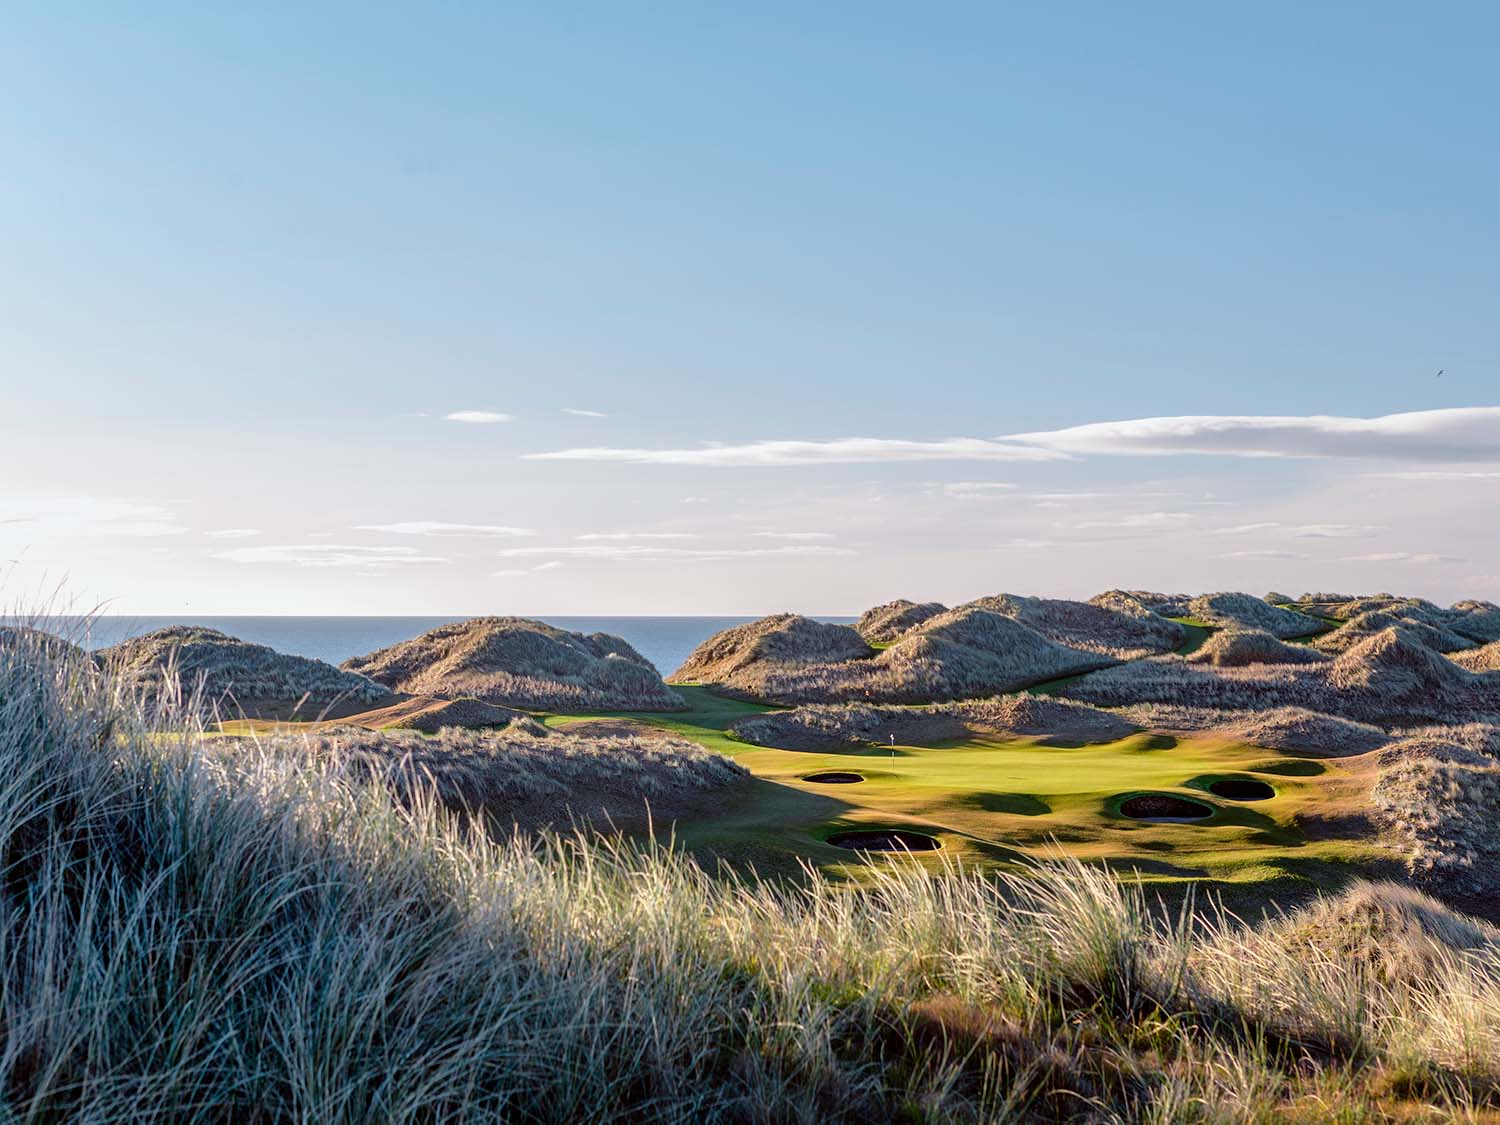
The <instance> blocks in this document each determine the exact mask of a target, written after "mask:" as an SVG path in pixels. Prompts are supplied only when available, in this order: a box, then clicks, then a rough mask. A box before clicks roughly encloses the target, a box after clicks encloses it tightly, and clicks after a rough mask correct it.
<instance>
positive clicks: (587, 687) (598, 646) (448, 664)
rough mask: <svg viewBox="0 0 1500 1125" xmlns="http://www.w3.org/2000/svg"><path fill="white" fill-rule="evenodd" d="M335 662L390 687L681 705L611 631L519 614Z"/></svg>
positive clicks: (627, 707) (457, 694)
mask: <svg viewBox="0 0 1500 1125" xmlns="http://www.w3.org/2000/svg"><path fill="white" fill-rule="evenodd" d="M342 667H344V668H346V669H348V670H350V671H354V672H358V673H360V674H362V675H366V676H369V677H370V678H371V679H373V680H376V681H378V682H379V683H382V684H385V685H386V686H387V687H389V688H391V689H393V690H395V691H402V692H408V693H410V694H412V695H431V696H437V697H439V698H445V699H458V698H463V697H466V696H472V697H473V698H476V699H479V700H482V701H484V702H486V703H493V704H496V705H498V706H502V707H525V708H535V709H540V710H548V711H680V710H683V709H684V708H685V707H686V706H687V705H686V704H685V703H684V702H683V701H682V698H681V696H679V695H678V694H677V693H676V692H674V691H672V690H671V688H669V687H667V686H666V685H665V684H664V683H662V679H661V676H660V675H659V674H658V673H657V671H656V669H655V668H654V667H652V665H651V662H650V661H648V660H647V659H646V658H645V657H643V656H641V654H640V653H638V652H636V651H635V649H633V648H631V647H630V645H628V644H627V643H626V642H625V641H623V640H621V639H620V638H619V637H613V636H610V635H608V634H605V633H594V634H592V635H589V636H585V635H584V634H582V633H571V632H568V631H567V630H565V629H558V628H555V627H554V626H551V625H547V624H545V623H543V622H540V621H530V620H527V619H526V618H521V617H477V618H474V619H472V620H470V621H461V622H457V623H454V624H451V625H441V626H439V627H438V628H436V629H432V630H429V631H428V632H426V633H423V634H422V635H421V636H419V637H414V638H413V639H411V640H408V641H402V642H401V643H400V644H395V645H391V646H390V647H389V648H383V649H381V650H379V651H378V652H373V653H370V654H369V655H368V656H361V657H356V658H354V659H353V660H346V661H345V662H344V663H343V665H342Z"/></svg>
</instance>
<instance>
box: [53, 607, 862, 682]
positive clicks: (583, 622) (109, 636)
mask: <svg viewBox="0 0 1500 1125" xmlns="http://www.w3.org/2000/svg"><path fill="white" fill-rule="evenodd" d="M463 620H466V618H465V617H461V616H460V617H131V616H125V615H121V616H108V617H105V616H101V617H89V618H84V617H63V616H53V617H47V618H41V619H31V620H28V621H26V622H25V623H26V624H29V625H33V626H35V627H36V628H39V629H45V630H47V631H48V632H51V633H57V634H58V635H60V636H64V637H67V638H68V639H69V640H71V641H73V642H74V643H76V644H81V645H83V646H84V647H85V648H89V649H99V648H107V647H108V646H110V645H113V644H118V643H119V642H120V641H124V640H128V639H130V638H131V637H138V636H140V635H141V634H142V633H149V632H152V631H153V630H155V629H161V628H164V627H166V626H168V625H200V626H204V627H206V628H209V629H217V630H219V632H221V633H227V634H229V635H230V636H231V637H238V638H239V639H240V640H242V641H250V642H251V643H252V644H259V645H268V646H270V647H271V648H274V649H276V650H277V651H278V652H288V653H293V654H295V655H297V656H310V657H312V658H313V659H315V660H326V661H327V662H328V663H330V664H339V663H342V662H343V661H345V660H348V659H349V658H350V657H351V656H363V655H364V654H365V653H368V652H374V651H375V650H376V649H378V648H384V647H385V646H386V645H391V644H395V643H396V642H397V641H404V640H408V639H409V638H411V637H415V636H416V635H417V634H418V633H424V632H426V631H427V630H428V629H433V628H436V627H437V626H439V625H446V624H448V623H449V622H453V621H463ZM534 620H537V621H545V622H546V623H547V624H549V625H555V626H557V627H558V628H559V629H568V630H571V631H572V632H575V633H613V634H614V635H615V636H617V637H624V638H625V639H626V640H627V641H629V642H630V644H631V646H632V647H633V648H634V649H635V650H636V651H637V652H639V653H640V654H641V655H642V656H644V657H645V658H646V659H647V660H649V661H651V663H652V664H654V665H656V668H657V670H658V671H659V672H661V673H662V674H663V675H669V674H671V673H672V672H674V671H675V670H676V669H677V668H678V667H680V666H681V664H682V663H683V661H685V660H686V659H687V658H688V654H689V653H691V652H692V651H693V649H694V648H696V647H697V646H698V644H699V643H700V642H702V641H705V640H707V639H708V638H709V637H711V636H713V635H714V634H715V633H717V632H720V631H721V630H724V629H728V628H730V627H731V626H734V625H743V624H744V623H745V622H747V621H754V620H756V618H754V617H542V616H537V617H534ZM816 620H818V621H826V622H829V623H833V624H840V625H847V624H851V623H852V622H853V621H854V620H855V618H853V617H819V618H816Z"/></svg>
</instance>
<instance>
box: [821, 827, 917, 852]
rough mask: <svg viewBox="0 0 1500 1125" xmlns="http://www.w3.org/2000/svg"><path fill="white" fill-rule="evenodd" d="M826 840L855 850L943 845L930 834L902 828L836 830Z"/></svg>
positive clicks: (912, 848)
mask: <svg viewBox="0 0 1500 1125" xmlns="http://www.w3.org/2000/svg"><path fill="white" fill-rule="evenodd" d="M828 842H829V843H830V844H832V845H833V846H834V847H836V848H848V849H849V850H850V851H855V852H935V851H937V850H938V848H940V847H942V846H943V845H942V844H941V843H939V842H938V841H937V840H936V839H934V838H933V837H931V836H926V835H923V834H922V833H921V832H908V831H907V830H906V829H904V828H877V829H860V830H859V831H857V832H836V833H834V834H833V835H832V836H830V837H828Z"/></svg>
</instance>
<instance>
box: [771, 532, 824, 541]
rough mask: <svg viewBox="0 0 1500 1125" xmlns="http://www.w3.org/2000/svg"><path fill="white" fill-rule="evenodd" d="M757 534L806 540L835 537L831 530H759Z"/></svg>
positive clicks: (773, 537) (774, 537)
mask: <svg viewBox="0 0 1500 1125" xmlns="http://www.w3.org/2000/svg"><path fill="white" fill-rule="evenodd" d="M755 535H756V537H757V538H759V539H794V540H801V541H804V542H811V541H813V540H818V539H832V538H834V535H833V533H832V532H829V531H757V532H756V533H755Z"/></svg>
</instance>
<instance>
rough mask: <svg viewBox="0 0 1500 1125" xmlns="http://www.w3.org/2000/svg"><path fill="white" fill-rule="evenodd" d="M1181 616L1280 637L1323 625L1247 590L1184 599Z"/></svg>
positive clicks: (1303, 634) (1302, 634)
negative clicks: (1184, 608) (1185, 607)
mask: <svg viewBox="0 0 1500 1125" xmlns="http://www.w3.org/2000/svg"><path fill="white" fill-rule="evenodd" d="M1183 616H1187V617H1193V618H1196V619H1197V620H1199V621H1205V622H1207V623H1209V624H1210V625H1217V626H1219V627H1220V628H1223V629H1259V630H1260V631H1262V632H1265V633H1270V634H1271V635H1272V636H1273V637H1278V638H1281V639H1283V640H1285V639H1286V638H1288V637H1306V636H1310V635H1312V634H1313V633H1317V632H1321V631H1322V630H1323V628H1324V625H1323V623H1322V622H1321V621H1318V620H1317V619H1316V618H1313V617H1309V616H1307V615H1306V614H1305V613H1297V612H1296V611H1294V610H1289V609H1282V608H1280V607H1279V606H1274V605H1269V604H1267V603H1266V602H1265V601H1264V600H1263V599H1261V598H1257V597H1255V596H1253V595H1251V594H1240V593H1219V594H1203V595H1200V596H1199V597H1196V598H1194V599H1193V600H1192V601H1190V602H1188V604H1187V613H1186V614H1184V615H1183Z"/></svg>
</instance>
